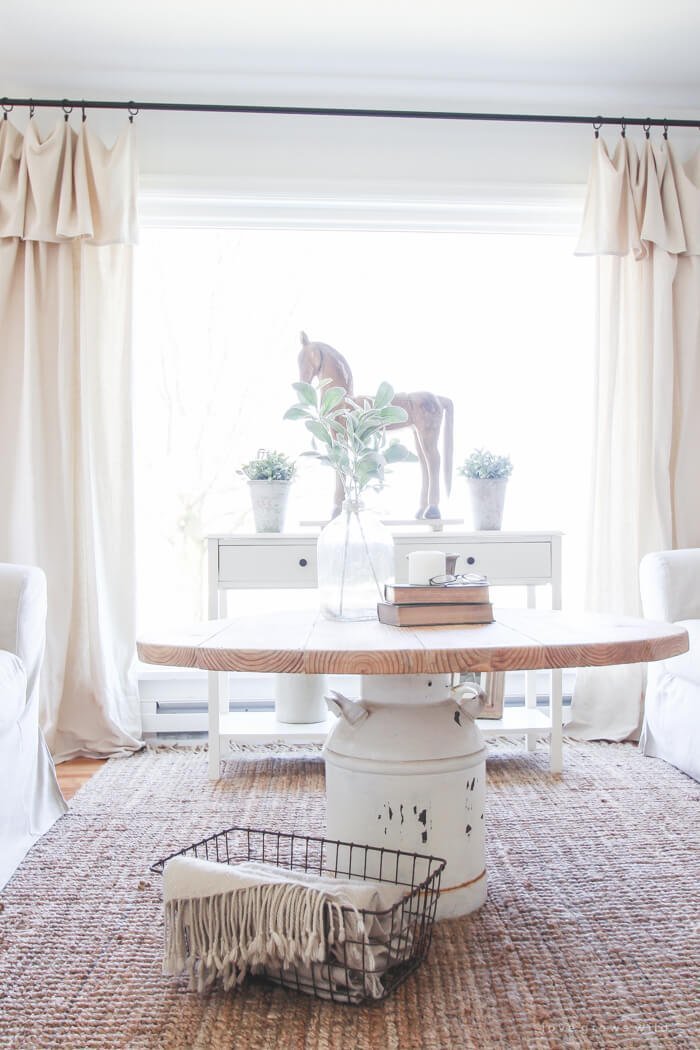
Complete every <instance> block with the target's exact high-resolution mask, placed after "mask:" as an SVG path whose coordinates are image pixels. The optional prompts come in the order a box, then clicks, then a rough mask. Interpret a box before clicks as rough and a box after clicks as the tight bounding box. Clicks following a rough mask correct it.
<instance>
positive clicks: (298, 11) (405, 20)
mask: <svg viewBox="0 0 700 1050" xmlns="http://www.w3.org/2000/svg"><path fill="white" fill-rule="evenodd" d="M699 45H700V2H698V0H666V2H665V3H661V2H659V0H634V2H632V0H627V2H625V0H585V2H583V0H482V2H480V3H475V2H473V0H472V2H469V0H429V2H427V0H352V2H350V0H346V2H345V3H340V2H339V0H296V2H295V0H119V2H116V0H97V2H95V0H55V2H54V3H51V4H49V3H47V2H46V0H4V3H3V5H2V9H1V11H0V95H5V94H8V95H11V94H19V93H21V94H27V95H33V96H34V97H37V96H41V95H42V94H43V95H46V94H55V95H58V96H59V97H63V96H68V95H73V96H75V97H84V98H88V97H102V98H108V97H118V98H139V97H141V98H142V99H146V98H149V99H168V98H170V99H173V98H175V99H182V100H187V99H193V100H195V99H199V100H201V99H202V98H206V99H208V100H209V101H229V102H235V101H244V100H245V101H250V100H255V99H258V100H260V101H268V102H269V101H270V100H273V99H274V100H277V101H279V102H282V101H290V100H291V101H294V100H296V101H300V102H302V103H303V102H307V103H308V102H311V101H318V100H321V99H328V98H330V97H332V98H334V99H345V100H347V101H348V103H350V102H351V101H352V100H353V99H360V98H364V99H367V98H368V97H371V98H372V99H373V101H375V102H376V103H380V102H381V100H382V99H384V100H385V101H390V100H395V99H398V98H401V99H402V100H414V101H416V100H425V101H426V102H436V101H442V102H444V103H445V104H457V105H461V106H469V105H472V106H474V105H479V104H481V105H484V106H485V107H490V106H497V105H498V104H499V102H501V101H502V100H518V101H520V103H521V104H522V106H523V108H525V107H526V106H529V107H530V108H532V107H533V106H536V105H539V106H541V105H543V104H545V103H546V104H548V107H549V108H550V109H555V108H556V107H559V108H561V107H562V106H566V105H567V104H569V105H571V104H575V105H578V106H579V107H581V106H585V109H586V111H587V112H591V111H592V112H598V111H600V110H601V109H602V108H603V106H604V105H608V106H609V105H616V104H619V105H620V106H622V105H627V107H628V108H627V113H628V115H633V114H634V111H635V109H636V110H638V115H646V112H647V110H648V111H649V112H651V113H652V114H653V115H655V116H672V115H673V112H672V111H673V110H678V109H688V110H694V111H696V112H697V110H698V109H700V62H699V61H698V54H699V53H700V46H699Z"/></svg>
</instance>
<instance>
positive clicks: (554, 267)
mask: <svg viewBox="0 0 700 1050" xmlns="http://www.w3.org/2000/svg"><path fill="white" fill-rule="evenodd" d="M573 249H574V240H573V238H572V237H569V236H551V235H549V236H548V235H543V234H529V233H518V234H505V233H494V234H489V233H478V234H473V233H464V232H410V231H406V232H397V231H386V232H384V231H378V230H372V231H369V230H365V231H355V230H330V229H329V230H323V229H313V230H301V229H243V228H239V229H234V228H225V229H212V228H193V229H173V228H158V227H151V228H146V229H145V230H144V231H143V234H142V240H141V245H140V248H139V250H138V253H137V273H136V302H135V389H136V403H135V419H136V469H137V537H138V584H139V593H138V605H139V620H140V623H141V624H142V625H143V624H146V623H153V622H157V621H159V620H160V621H162V620H164V619H168V620H171V621H173V620H175V621H177V620H180V621H189V620H192V619H197V618H200V617H201V616H202V615H203V614H204V612H205V609H206V604H205V596H204V591H205V586H206V543H205V537H206V535H207V534H208V533H212V532H219V531H235V530H251V529H252V516H251V513H250V510H249V501H248V493H247V491H246V487H245V479H243V478H242V477H240V476H239V475H237V473H236V470H237V468H238V467H239V465H240V464H241V463H242V462H244V461H245V460H247V459H249V458H251V457H252V456H253V455H254V454H255V452H256V450H257V449H259V448H263V447H265V448H277V449H281V450H284V451H287V452H289V453H292V454H296V453H299V452H301V451H303V450H305V449H306V448H308V447H309V445H308V442H307V438H308V434H307V432H306V431H305V430H304V428H303V426H302V425H301V424H299V423H292V422H285V421H283V419H282V415H283V413H284V411H285V409H286V408H287V407H288V406H289V405H290V404H291V403H292V401H293V400H294V395H293V391H292V390H291V386H290V384H291V383H292V382H293V381H295V380H296V379H297V378H298V377H297V364H296V358H297V353H298V351H299V348H300V343H299V332H300V331H301V330H302V329H303V330H305V331H306V332H307V333H308V335H309V337H310V338H311V339H315V340H320V341H323V342H328V343H330V344H332V345H333V346H335V347H336V348H337V349H338V350H340V351H341V353H343V354H344V355H345V357H346V358H347V359H348V360H349V362H350V364H351V366H352V369H353V372H354V377H355V387H356V390H357V391H360V392H366V393H372V392H373V391H374V390H376V387H377V385H378V384H379V382H380V381H381V380H383V379H387V380H389V382H391V383H392V384H393V385H394V386H395V388H396V389H402V390H419V389H428V390H432V391H434V392H436V393H439V394H446V395H448V396H450V397H451V398H452V399H453V401H454V404H455V465H458V464H459V463H460V462H461V460H462V459H463V458H464V456H465V455H466V454H467V453H468V452H469V451H470V450H471V449H472V448H473V447H475V446H486V447H489V448H492V449H493V450H495V451H498V452H506V453H509V454H510V455H511V458H512V459H513V462H514V473H513V476H512V478H511V481H510V484H509V489H508V494H507V499H506V511H505V518H504V528H508V529H561V530H562V531H563V532H564V533H565V534H566V536H565V541H564V544H565V545H564V559H565V562H564V580H565V604H566V605H567V606H568V607H575V606H577V605H580V604H581V599H582V578H581V564H582V553H583V528H584V523H585V520H586V516H587V508H586V502H585V501H586V493H587V483H588V466H589V465H588V450H589V444H590V433H591V397H590V393H591V377H592V348H593V345H594V337H593V326H594V319H595V305H594V289H593V270H592V267H591V264H590V261H589V260H584V259H577V258H575V257H574V255H573ZM405 438H406V440H407V443H408V444H410V443H411V438H410V436H409V433H408V431H406V432H405ZM418 486H419V468H418V465H417V464H399V465H397V466H396V467H395V468H394V470H393V473H392V475H391V478H390V480H389V484H388V485H387V486H386V488H385V489H384V491H383V492H382V493H380V494H378V495H376V496H373V497H372V498H371V502H372V503H373V505H374V506H375V507H376V508H377V509H378V510H379V511H380V512H381V513H382V514H385V515H386V516H390V517H392V518H398V517H406V518H412V516H413V514H414V512H415V509H416V504H417V495H418ZM332 492H333V478H332V476H331V474H330V472H329V471H327V470H326V468H324V467H322V466H321V465H319V464H318V463H316V462H315V461H314V460H312V459H305V460H302V462H301V472H300V478H299V480H298V482H297V483H295V485H294V487H293V491H292V498H291V502H290V508H289V516H288V528H293V527H294V524H295V523H296V522H298V521H299V520H300V519H304V520H308V519H323V518H325V517H327V515H328V511H329V508H330V505H331V501H332ZM442 510H443V516H445V517H457V518H464V519H465V521H466V523H467V527H469V520H470V519H469V508H468V504H467V492H466V486H465V484H464V481H463V480H462V479H461V478H460V477H458V476H457V475H456V474H455V477H454V480H453V486H452V494H451V496H450V497H449V499H447V498H444V499H443V501H442Z"/></svg>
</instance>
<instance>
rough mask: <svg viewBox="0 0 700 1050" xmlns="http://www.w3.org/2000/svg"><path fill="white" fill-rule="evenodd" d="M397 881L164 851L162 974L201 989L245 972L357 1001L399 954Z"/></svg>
mask: <svg viewBox="0 0 700 1050" xmlns="http://www.w3.org/2000/svg"><path fill="white" fill-rule="evenodd" d="M405 895H406V889H405V888H404V887H401V886H394V885H391V884H387V883H377V882H363V881H360V880H357V881H354V880H340V879H334V878H327V877H323V876H319V875H314V874H307V873H305V872H300V871H292V870H290V869H288V868H278V867H274V866H272V865H269V864H262V863H259V862H255V861H247V862H244V863H242V864H236V865H228V864H218V863H214V862H211V861H206V860H199V859H197V858H193V857H174V858H173V859H172V860H170V861H169V862H168V863H167V865H166V867H165V872H164V878H163V896H164V900H165V957H164V961H163V973H165V974H178V973H182V972H183V971H184V972H186V973H188V974H189V975H190V984H191V986H192V987H197V988H198V989H199V990H200V991H202V990H204V988H206V987H207V986H208V985H210V984H211V983H212V982H213V981H214V980H216V978H217V977H221V978H222V979H223V983H224V987H225V988H232V987H234V986H235V985H238V984H240V983H241V982H242V981H243V980H244V979H245V977H246V975H247V974H249V973H251V974H264V975H265V976H266V977H268V978H270V979H271V980H274V981H278V982H279V983H283V984H286V985H291V986H293V987H296V988H299V990H301V991H308V992H312V993H314V994H316V995H319V996H321V997H322V998H328V999H330V998H332V999H334V1000H340V1001H346V1002H359V1001H361V1000H362V999H365V998H374V999H378V998H381V997H382V996H383V994H384V984H383V980H382V978H383V975H384V973H385V971H386V969H387V966H388V965H389V963H390V962H391V964H392V965H393V964H395V963H396V962H399V961H401V960H402V959H405V958H408V956H409V955H410V948H411V935H410V924H409V918H410V915H409V913H408V909H406V914H405V916H404V909H403V908H401V907H399V908H395V907H394V906H395V905H396V904H398V902H399V901H400V900H401V899H402V898H403V897H404V896H405Z"/></svg>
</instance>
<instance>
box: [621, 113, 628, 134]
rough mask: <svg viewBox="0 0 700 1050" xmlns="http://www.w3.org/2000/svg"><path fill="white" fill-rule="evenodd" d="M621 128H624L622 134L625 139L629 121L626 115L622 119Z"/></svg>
mask: <svg viewBox="0 0 700 1050" xmlns="http://www.w3.org/2000/svg"><path fill="white" fill-rule="evenodd" d="M620 128H621V129H622V130H621V132H620V134H621V135H622V137H623V139H624V138H626V137H627V121H626V120H625V118H624V117H622V119H621V120H620Z"/></svg>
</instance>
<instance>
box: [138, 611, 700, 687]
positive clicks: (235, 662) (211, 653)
mask: <svg viewBox="0 0 700 1050" xmlns="http://www.w3.org/2000/svg"><path fill="white" fill-rule="evenodd" d="M494 615H495V622H494V623H489V624H478V625H476V624H469V625H464V626H462V625H459V626H449V627H389V626H386V625H385V624H381V623H379V622H378V621H376V620H366V621H360V622H355V623H347V622H343V623H341V622H338V621H335V620H325V619H323V618H322V617H321V615H320V613H318V612H309V611H307V610H300V611H295V612H283V613H267V614H263V615H256V614H253V615H251V616H249V617H239V618H235V619H230V620H211V621H209V622H208V623H202V624H199V625H198V626H196V627H194V628H192V630H190V631H183V632H179V633H174V632H166V631H164V632H163V634H162V636H154V637H144V638H142V639H140V640H139V641H138V643H137V649H138V654H139V657H140V659H141V660H143V661H144V662H145V663H151V664H166V665H169V666H175V667H199V668H202V669H203V670H206V671H270V672H283V673H287V674H289V673H291V674H367V675H381V674H387V675H399V674H414V675H423V674H447V673H449V672H452V671H513V670H531V669H539V668H558V667H599V666H604V665H607V664H628V663H644V662H646V661H649V660H664V659H667V658H669V657H671V656H678V655H679V654H680V653H684V652H687V649H688V634H687V632H686V631H685V630H684V629H683V628H681V627H677V626H676V625H675V624H669V623H654V622H653V621H651V620H638V619H632V618H629V617H624V616H608V615H597V614H576V615H571V614H567V613H563V612H554V611H542V610H538V609H497V610H496V611H495V614H494Z"/></svg>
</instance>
